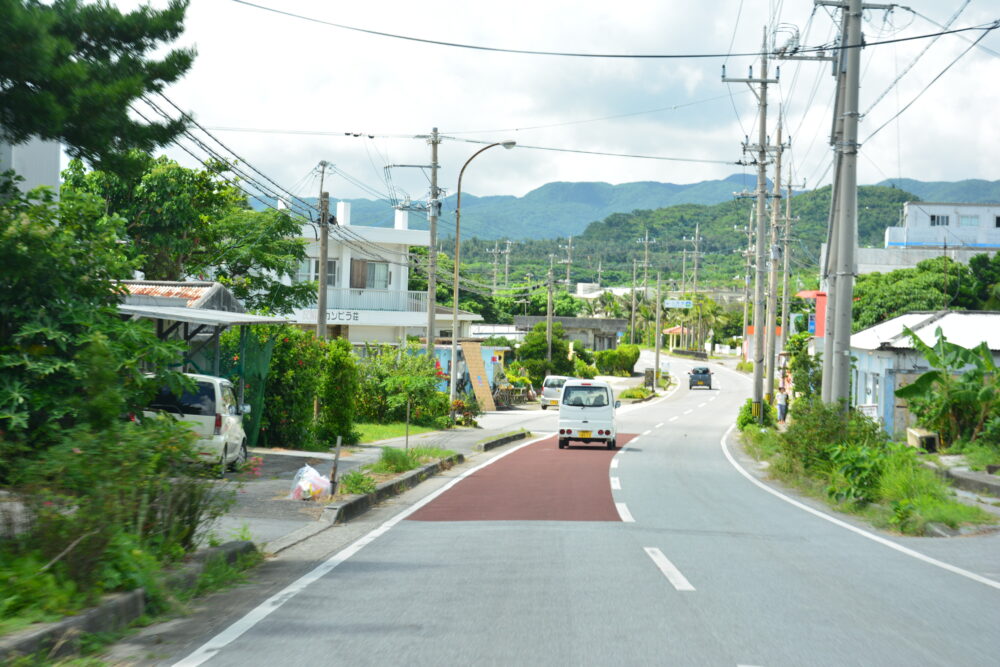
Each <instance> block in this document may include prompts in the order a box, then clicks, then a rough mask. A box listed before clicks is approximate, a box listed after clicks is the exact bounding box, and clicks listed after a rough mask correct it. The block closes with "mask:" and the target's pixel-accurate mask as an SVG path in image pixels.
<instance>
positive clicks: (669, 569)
mask: <svg viewBox="0 0 1000 667" xmlns="http://www.w3.org/2000/svg"><path fill="white" fill-rule="evenodd" d="M644 550H645V551H646V553H647V554H648V555H649V557H650V558H652V559H653V562H654V563H656V567H658V568H660V572H662V573H663V576H665V577H666V578H667V581H669V582H670V583H671V584H672V585H673V587H674V588H676V589H677V590H679V591H693V590H694V586H692V585H691V582H690V581H688V580H687V578H686V577H685V576H684V575H683V574H681V571H680V570H678V569H677V566H676V565H674V564H673V563H671V562H670V560H668V559H667V557H666V556H664V555H663V552H662V551H660V550H659V549H657V548H656V547H644Z"/></svg>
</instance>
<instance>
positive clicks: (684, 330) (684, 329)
mask: <svg viewBox="0 0 1000 667" xmlns="http://www.w3.org/2000/svg"><path fill="white" fill-rule="evenodd" d="M687 263H688V251H687V248H684V249H683V250H681V298H684V297H686V296H687ZM686 322H687V316H686V315H685V318H684V319H683V320H681V348H683V349H685V350H688V349H691V340H690V339H691V330H690V329H691V328H690V327H689V326H688V325H687V324H686Z"/></svg>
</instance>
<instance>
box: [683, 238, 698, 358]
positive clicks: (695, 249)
mask: <svg viewBox="0 0 1000 667" xmlns="http://www.w3.org/2000/svg"><path fill="white" fill-rule="evenodd" d="M684 240H685V241H688V242H690V243H692V244H694V255H693V257H692V258H693V260H694V271H693V275H694V287H693V289H692V292H693V294H694V299H695V300H697V299H698V258H699V257H700V256H701V223H700V222H698V223H695V226H694V238H688V237H685V238H684ZM685 256H686V255H685ZM683 271H684V270H683V267H682V269H681V275H683ZM694 343H695V347H696V348H697V349H701V343H702V340H701V306H699V307H698V323H697V326H696V327H695V335H694Z"/></svg>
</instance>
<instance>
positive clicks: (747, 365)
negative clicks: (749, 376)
mask: <svg viewBox="0 0 1000 667" xmlns="http://www.w3.org/2000/svg"><path fill="white" fill-rule="evenodd" d="M736 370H738V371H740V372H742V373H753V362H752V361H737V362H736Z"/></svg>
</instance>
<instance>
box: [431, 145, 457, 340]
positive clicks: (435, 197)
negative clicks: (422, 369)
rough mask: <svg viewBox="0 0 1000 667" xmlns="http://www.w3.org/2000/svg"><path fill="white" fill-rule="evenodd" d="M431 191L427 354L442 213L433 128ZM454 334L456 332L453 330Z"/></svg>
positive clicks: (434, 312) (433, 316) (434, 314)
mask: <svg viewBox="0 0 1000 667" xmlns="http://www.w3.org/2000/svg"><path fill="white" fill-rule="evenodd" d="M427 143H429V144H430V145H431V165H430V166H431V192H430V195H431V196H430V202H428V204H429V205H428V208H427V222H428V224H429V225H430V245H429V246H428V248H427V250H428V253H427V356H428V357H430V356H433V355H434V339H435V338H436V336H435V335H434V329H435V320H436V319H437V254H438V250H437V221H438V216H439V215H441V201H440V199H439V197H440V195H441V191H440V190H439V189H438V185H437V183H438V145H439V144H440V143H441V138H440V137H439V136H438V129H437V128H436V127H435V128H434V129H433V130H431V136H430V139H428V140H427ZM452 335H454V332H452Z"/></svg>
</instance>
